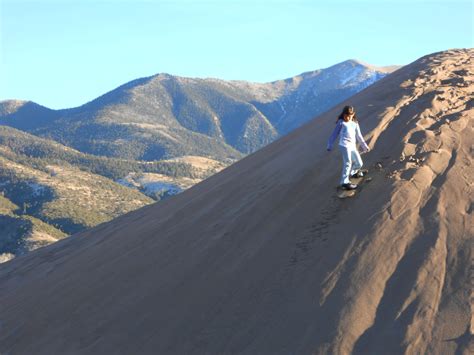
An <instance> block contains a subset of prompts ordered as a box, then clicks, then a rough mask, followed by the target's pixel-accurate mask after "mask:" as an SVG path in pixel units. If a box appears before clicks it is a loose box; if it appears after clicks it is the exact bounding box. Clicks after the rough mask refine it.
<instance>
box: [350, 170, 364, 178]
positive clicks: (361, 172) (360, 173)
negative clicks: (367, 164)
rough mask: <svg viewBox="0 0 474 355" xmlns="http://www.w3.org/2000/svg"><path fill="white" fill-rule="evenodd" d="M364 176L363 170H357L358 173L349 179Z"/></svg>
mask: <svg viewBox="0 0 474 355" xmlns="http://www.w3.org/2000/svg"><path fill="white" fill-rule="evenodd" d="M365 174H367V173H366V172H365V171H364V170H359V171H358V172H356V173H355V174H352V175H351V178H354V179H355V178H361V177H364V176H365Z"/></svg>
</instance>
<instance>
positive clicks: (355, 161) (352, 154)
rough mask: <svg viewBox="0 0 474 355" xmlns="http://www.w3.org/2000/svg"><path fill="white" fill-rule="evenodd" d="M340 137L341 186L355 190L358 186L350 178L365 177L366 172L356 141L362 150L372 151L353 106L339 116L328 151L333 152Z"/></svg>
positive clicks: (330, 138) (347, 107)
mask: <svg viewBox="0 0 474 355" xmlns="http://www.w3.org/2000/svg"><path fill="white" fill-rule="evenodd" d="M338 135H339V136H340V137H339V149H340V151H341V153H342V175H341V180H340V185H341V187H342V188H343V189H346V190H354V189H356V188H357V185H356V184H353V183H351V181H350V180H349V179H350V177H353V178H355V177H363V176H364V174H365V173H364V171H362V170H361V168H362V165H363V162H362V158H361V157H360V154H359V152H358V150H357V146H356V141H357V142H359V144H360V146H361V148H362V150H363V151H364V152H368V151H369V150H370V149H369V147H368V146H367V143H365V141H364V137H362V134H361V133H360V127H359V123H358V121H357V116H356V113H355V110H354V107H352V106H345V107H344V109H343V110H342V112H341V114H340V115H339V117H338V119H337V123H336V128H334V131H333V132H332V134H331V136H330V137H329V140H328V144H327V150H328V151H331V150H332V147H333V144H334V141H335V140H336V138H337V136H338Z"/></svg>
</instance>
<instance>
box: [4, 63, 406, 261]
mask: <svg viewBox="0 0 474 355" xmlns="http://www.w3.org/2000/svg"><path fill="white" fill-rule="evenodd" d="M396 68H397V67H384V68H376V67H373V66H370V65H367V64H363V63H361V62H358V61H354V60H349V61H346V62H343V63H339V64H337V65H335V66H332V67H330V68H327V69H321V70H317V71H313V72H308V73H304V74H301V75H298V76H295V77H293V78H289V79H286V80H280V81H276V82H272V83H266V84H258V83H249V82H244V81H223V80H218V79H192V78H182V77H176V76H172V75H168V74H159V75H155V76H151V77H148V78H141V79H137V80H134V81H131V82H129V83H126V84H125V85H122V86H120V87H119V88H117V89H115V90H112V91H111V92H108V93H106V94H105V95H103V96H101V97H99V98H97V99H95V100H93V101H91V102H89V103H86V104H85V105H82V106H80V107H76V108H72V109H65V110H51V109H48V108H46V107H43V106H41V105H39V104H37V103H34V102H28V101H19V100H6V101H2V102H0V184H1V190H0V191H1V193H2V199H1V200H0V217H1V218H0V236H1V238H0V262H1V261H6V260H9V259H11V258H12V257H14V256H15V255H21V254H24V253H26V252H28V251H29V250H33V249H35V248H37V247H40V246H43V245H46V244H49V243H51V242H54V241H56V240H57V239H59V238H64V237H65V236H66V235H70V234H73V233H76V232H78V231H81V230H83V229H85V228H88V227H92V226H95V225H97V224H99V223H102V222H105V221H109V220H110V219H113V218H115V217H117V216H119V215H121V214H123V213H125V212H128V211H130V210H133V209H135V208H138V207H141V206H144V205H145V204H149V203H152V202H153V200H155V201H156V200H161V199H163V198H166V197H168V196H170V195H173V194H176V193H179V192H180V191H182V190H184V189H187V188H189V187H190V186H192V185H194V184H195V183H197V182H199V181H201V180H202V179H205V178H207V177H208V176H210V175H212V174H213V173H215V172H217V171H220V170H221V169H223V168H224V167H225V166H228V165H230V164H232V163H233V162H235V161H237V160H238V159H241V158H242V157H243V156H245V155H246V154H248V153H250V152H253V151H255V150H256V149H259V148H261V147H262V146H263V145H265V144H268V143H269V142H271V141H272V140H274V139H276V138H277V137H279V136H281V135H284V134H286V133H287V132H289V131H290V130H291V129H293V128H294V127H297V126H298V125H300V124H302V123H303V122H305V121H306V120H308V119H309V118H311V117H313V116H314V115H316V114H317V113H318V112H322V111H324V110H326V109H328V108H329V107H330V106H331V105H334V104H335V103H337V102H339V101H341V100H342V99H344V98H346V97H347V96H349V95H352V94H353V93H355V92H357V91H360V90H362V89H363V88H365V87H366V86H368V85H370V84H372V83H373V82H375V81H376V80H378V79H380V78H382V77H383V76H385V75H386V74H387V73H388V72H390V71H393V70H395V69H396ZM150 197H151V198H150Z"/></svg>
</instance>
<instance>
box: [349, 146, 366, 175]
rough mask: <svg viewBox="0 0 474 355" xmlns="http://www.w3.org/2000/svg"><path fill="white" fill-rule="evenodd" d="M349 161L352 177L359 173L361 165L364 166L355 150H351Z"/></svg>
mask: <svg viewBox="0 0 474 355" xmlns="http://www.w3.org/2000/svg"><path fill="white" fill-rule="evenodd" d="M351 160H352V167H351V175H354V174H355V173H357V172H358V171H359V169H360V168H362V165H363V164H364V163H363V162H362V158H361V157H360V154H359V152H358V151H357V148H356V149H353V150H351Z"/></svg>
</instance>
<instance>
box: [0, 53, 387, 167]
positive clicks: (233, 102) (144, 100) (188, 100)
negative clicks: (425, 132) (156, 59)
mask: <svg viewBox="0 0 474 355" xmlns="http://www.w3.org/2000/svg"><path fill="white" fill-rule="evenodd" d="M385 75H386V71H384V72H383V71H376V70H372V69H369V68H367V67H365V66H362V65H360V64H358V63H356V62H353V61H345V62H342V63H339V64H336V65H333V66H331V67H329V68H326V69H320V70H317V71H313V72H307V73H302V74H300V75H298V76H295V77H292V78H288V79H284V80H278V81H274V82H270V83H263V84H262V83H251V82H245V81H225V80H221V79H214V78H211V79H201V78H185V77H179V76H173V75H170V74H156V75H153V76H149V77H144V78H139V79H136V80H132V81H130V82H128V83H125V84H123V85H121V86H119V87H117V88H115V89H114V90H111V91H109V92H107V93H105V94H103V95H101V96H99V97H98V98H96V99H94V100H91V101H89V102H88V103H85V104H84V105H81V106H78V107H75V108H70V109H62V110H57V111H54V110H49V111H45V110H42V111H41V112H40V113H39V116H40V119H39V118H38V117H37V118H34V117H32V113H31V112H29V111H28V108H29V109H31V108H33V107H36V106H34V105H36V104H34V103H28V104H25V105H23V106H22V107H20V108H19V109H18V110H17V111H16V112H10V111H11V110H10V111H9V110H7V109H1V106H2V104H3V106H8V105H9V103H8V102H5V101H3V102H2V104H0V112H2V111H3V112H10V113H9V114H8V115H3V116H0V124H6V125H10V126H13V127H15V128H19V129H23V130H26V131H28V132H29V133H32V134H35V135H38V136H42V137H45V138H50V139H53V140H56V141H58V142H60V143H62V144H65V145H68V146H71V147H73V148H75V149H78V150H80V151H82V152H84V153H90V154H95V155H104V156H112V157H122V158H127V159H139V160H161V159H169V158H174V157H178V156H180V155H189V154H192V155H200V156H204V157H210V158H213V159H216V160H219V161H225V160H227V159H230V160H236V159H240V158H241V157H242V156H243V155H245V154H248V153H251V152H253V151H255V150H257V149H259V148H261V147H263V146H265V145H266V144H268V143H270V142H271V141H273V140H274V139H276V138H278V137H279V136H281V135H284V134H286V133H288V132H289V131H291V130H292V129H294V128H295V127H298V126H299V125H301V124H302V123H304V122H305V121H307V120H308V119H310V118H312V117H314V116H315V115H317V114H318V113H320V112H322V111H324V110H327V109H329V108H330V107H331V106H332V105H334V104H335V103H336V102H337V101H338V100H341V99H343V98H346V97H348V96H350V95H352V94H353V93H355V92H357V91H360V90H362V89H363V88H365V87H366V86H368V85H370V84H372V83H373V82H375V81H376V80H378V79H380V78H381V77H383V76H385ZM341 80H344V82H341ZM10 106H13V105H10ZM23 107H24V108H23ZM22 111H25V114H23V113H22ZM30 111H31V110H30ZM32 121H34V122H32ZM28 124H30V127H28Z"/></svg>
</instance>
